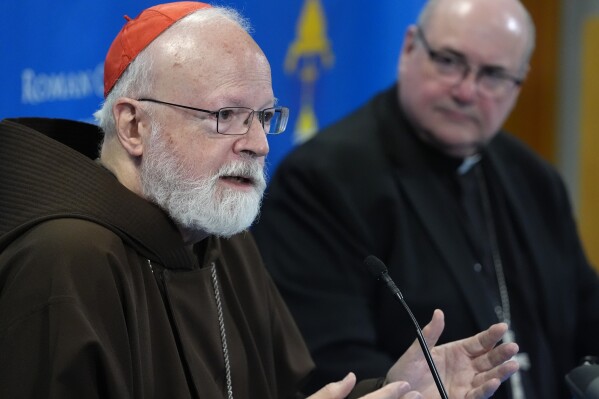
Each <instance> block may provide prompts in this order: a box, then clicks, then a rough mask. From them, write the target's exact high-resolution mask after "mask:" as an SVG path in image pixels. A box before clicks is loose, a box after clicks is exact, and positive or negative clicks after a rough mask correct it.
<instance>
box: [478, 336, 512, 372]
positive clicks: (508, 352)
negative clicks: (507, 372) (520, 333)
mask: <svg viewBox="0 0 599 399" xmlns="http://www.w3.org/2000/svg"><path fill="white" fill-rule="evenodd" d="M518 350H519V348H518V344H516V343H509V344H501V345H499V346H498V347H496V348H494V349H493V350H491V351H489V353H487V354H485V355H483V356H479V357H477V358H475V359H474V360H473V365H474V368H475V369H476V370H478V371H486V370H490V369H492V368H493V367H495V366H498V365H500V364H502V363H504V362H506V361H508V360H509V359H511V358H513V357H514V356H515V355H516V354H517V353H518Z"/></svg>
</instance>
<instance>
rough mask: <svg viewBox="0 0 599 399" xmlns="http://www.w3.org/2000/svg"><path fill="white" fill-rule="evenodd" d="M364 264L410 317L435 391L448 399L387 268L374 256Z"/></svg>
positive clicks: (415, 325)
mask: <svg viewBox="0 0 599 399" xmlns="http://www.w3.org/2000/svg"><path fill="white" fill-rule="evenodd" d="M364 264H365V265H366V267H367V268H368V271H369V272H370V274H372V275H373V277H375V278H376V279H382V280H383V281H384V282H385V284H386V285H387V287H388V288H389V289H390V290H391V293H392V294H393V296H394V297H395V298H396V299H398V300H399V301H400V302H401V304H402V305H403V307H404V308H405V309H406V311H407V312H408V314H409V315H410V318H411V319H412V323H414V327H416V336H417V337H418V343H419V344H420V348H421V349H422V353H423V354H424V358H425V359H426V362H427V363H428V368H429V369H430V371H431V374H432V375H433V380H435V385H437V390H438V391H439V394H440V395H441V399H449V397H448V396H447V392H446V391H445V387H444V386H443V382H442V381H441V377H440V376H439V372H438V371H437V367H436V366H435V362H434V361H433V358H432V356H431V352H430V351H429V350H428V346H427V345H426V341H425V340H424V336H423V335H422V329H421V328H420V325H419V324H418V321H416V318H415V317H414V315H413V314H412V311H411V310H410V308H409V307H408V304H407V303H406V301H404V299H403V295H402V294H401V291H400V290H399V288H397V285H395V283H394V282H393V280H392V279H391V277H390V276H389V273H388V272H387V266H385V264H384V263H383V261H381V260H380V259H379V258H377V257H376V256H374V255H369V256H367V257H366V259H364Z"/></svg>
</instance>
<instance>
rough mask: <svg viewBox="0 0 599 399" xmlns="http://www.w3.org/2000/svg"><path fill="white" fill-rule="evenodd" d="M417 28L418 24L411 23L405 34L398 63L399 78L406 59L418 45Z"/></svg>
mask: <svg viewBox="0 0 599 399" xmlns="http://www.w3.org/2000/svg"><path fill="white" fill-rule="evenodd" d="M417 29H418V27H417V26H416V25H410V26H408V29H406V34H405V35H404V38H403V44H402V46H401V52H400V53H399V61H398V63H397V76H398V78H399V74H400V70H401V68H402V64H403V63H404V62H405V59H406V58H407V57H409V56H410V53H412V51H414V47H415V46H416V35H417Z"/></svg>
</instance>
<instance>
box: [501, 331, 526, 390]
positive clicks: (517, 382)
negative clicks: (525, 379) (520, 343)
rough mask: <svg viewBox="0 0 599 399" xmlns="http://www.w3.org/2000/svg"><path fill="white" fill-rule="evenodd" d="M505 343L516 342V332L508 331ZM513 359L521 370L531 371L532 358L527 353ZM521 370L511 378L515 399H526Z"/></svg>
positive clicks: (504, 337) (504, 339)
mask: <svg viewBox="0 0 599 399" xmlns="http://www.w3.org/2000/svg"><path fill="white" fill-rule="evenodd" d="M503 342H505V343H509V342H514V332H513V331H512V330H507V332H506V333H505V335H504V336H503ZM513 359H515V360H516V361H517V362H518V364H519V365H520V370H522V371H526V370H529V369H530V358H529V357H528V354H527V353H518V354H517V355H516V356H514V357H513ZM520 370H518V371H516V372H515V373H514V374H513V375H512V376H511V377H510V387H511V388H512V398H513V399H526V395H525V394H524V387H523V386H522V375H521V374H520Z"/></svg>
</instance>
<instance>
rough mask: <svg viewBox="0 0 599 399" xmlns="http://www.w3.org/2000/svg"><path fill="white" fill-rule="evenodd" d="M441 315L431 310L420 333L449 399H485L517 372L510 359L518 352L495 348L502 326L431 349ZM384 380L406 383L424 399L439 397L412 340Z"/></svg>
mask: <svg viewBox="0 0 599 399" xmlns="http://www.w3.org/2000/svg"><path fill="white" fill-rule="evenodd" d="M444 327H445V322H444V315H443V312H441V311H440V310H435V312H434V313H433V318H432V320H431V321H430V323H429V324H427V325H426V327H424V329H423V330H422V333H423V335H424V338H425V340H426V343H427V345H428V347H429V348H430V349H431V354H432V357H433V359H434V361H435V363H436V365H437V370H438V371H439V375H440V376H441V380H442V381H443V384H444V385H445V389H446V390H447V394H448V396H449V397H450V398H451V399H486V398H489V397H491V395H493V393H495V391H496V390H497V388H499V385H500V384H501V382H503V381H505V380H506V379H507V378H508V377H509V376H511V375H512V374H513V373H515V372H516V371H517V370H518V363H517V362H516V361H515V360H510V359H511V358H512V357H513V356H514V355H515V354H516V353H518V345H517V344H515V343H507V344H501V345H499V346H497V347H496V346H495V345H496V344H497V342H499V340H501V337H503V335H504V334H505V332H506V331H507V325H506V324H505V323H498V324H494V325H492V326H491V327H489V328H488V329H487V330H485V331H482V332H480V333H478V334H476V335H474V336H472V337H469V338H465V339H462V340H459V341H454V342H449V343H447V344H444V345H441V346H437V347H435V344H436V343H437V341H438V339H439V337H440V336H441V333H442V332H443V328H444ZM387 380H388V381H408V382H409V383H410V385H411V387H412V389H414V390H416V391H419V392H420V393H421V394H422V396H423V397H424V398H427V399H434V398H439V397H440V395H439V393H438V391H437V387H436V385H435V382H434V380H433V377H432V375H431V373H430V371H429V369H428V364H427V363H426V360H425V358H424V355H423V354H422V351H421V348H420V346H419V344H418V341H414V343H412V345H411V346H410V347H409V348H408V350H407V351H406V352H405V353H404V354H403V355H402V356H401V357H400V358H399V360H398V361H397V362H396V363H395V364H394V365H393V367H392V368H391V369H390V370H389V372H388V373H387Z"/></svg>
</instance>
